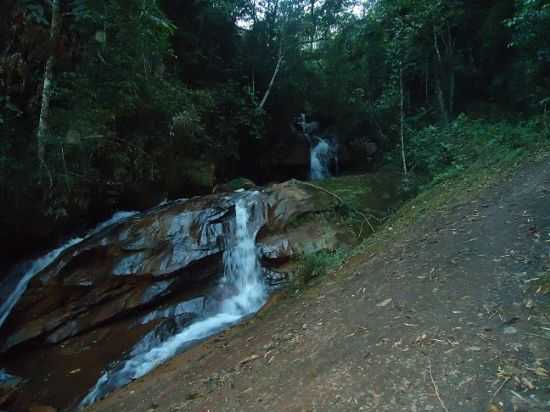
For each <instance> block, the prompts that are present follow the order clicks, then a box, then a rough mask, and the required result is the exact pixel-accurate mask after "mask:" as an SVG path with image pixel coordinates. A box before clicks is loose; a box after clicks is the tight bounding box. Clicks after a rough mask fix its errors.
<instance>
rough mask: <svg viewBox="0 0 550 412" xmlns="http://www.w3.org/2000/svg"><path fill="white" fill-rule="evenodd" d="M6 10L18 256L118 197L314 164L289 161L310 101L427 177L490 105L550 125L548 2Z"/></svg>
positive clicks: (4, 164)
mask: <svg viewBox="0 0 550 412" xmlns="http://www.w3.org/2000/svg"><path fill="white" fill-rule="evenodd" d="M0 10H2V13H1V15H0V46H1V48H0V133H1V145H0V200H1V206H0V208H1V222H0V225H1V228H2V230H1V233H2V241H3V243H5V244H6V245H7V247H5V250H6V251H7V254H8V255H11V256H12V258H13V259H15V258H17V257H20V256H21V255H22V254H25V253H28V252H29V251H30V250H32V249H33V248H34V247H37V246H38V245H41V246H44V245H45V244H46V243H48V242H53V241H55V240H56V239H59V237H61V236H63V235H64V234H65V233H67V232H69V231H73V230H75V229H77V228H79V227H84V226H88V225H90V224H92V223H93V222H94V221H96V220H98V219H100V218H102V217H104V216H105V215H107V214H109V213H110V212H112V211H113V210H119V209H142V208H145V207H150V206H152V205H154V204H155V203H158V202H159V201H161V200H162V199H164V198H177V197H182V196H189V195H193V194H199V193H206V192H210V191H211V190H212V188H213V187H214V185H215V184H217V183H223V182H225V181H228V180H230V179H232V178H235V177H238V176H246V177H248V178H250V179H252V180H254V181H256V182H258V183H266V182H270V181H277V180H283V179H287V178H290V177H298V178H302V177H305V176H304V174H303V173H304V171H303V170H302V169H301V168H299V167H294V166H289V164H288V159H286V160H285V158H287V157H288V156H287V153H288V152H289V150H290V149H289V145H291V144H292V142H290V143H289V139H290V140H292V134H293V128H294V124H295V119H296V116H297V115H298V114H300V113H306V114H307V115H308V117H310V118H314V119H316V120H317V121H319V122H320V124H321V126H322V128H323V129H324V130H327V131H330V133H332V134H335V135H336V136H337V137H338V140H339V142H340V143H341V144H342V145H344V146H346V145H349V147H351V148H353V147H355V146H354V145H357V144H358V143H357V142H359V143H360V142H364V141H368V142H372V143H375V144H376V147H377V155H376V156H375V157H374V158H372V159H371V158H369V159H367V158H366V157H365V158H364V159H363V160H360V161H359V164H360V167H361V168H363V169H364V170H369V169H372V168H373V167H381V166H383V165H387V164H390V163H392V162H396V164H397V165H400V164H401V163H403V165H404V166H407V167H406V168H405V170H406V171H408V172H411V173H414V174H418V175H426V176H428V175H429V176H433V175H435V174H436V173H437V171H438V170H439V169H438V168H442V167H443V166H444V165H449V164H458V163H459V162H460V156H457V155H456V152H455V149H456V146H453V143H452V141H451V140H450V139H454V138H456V136H457V135H460V130H459V129H457V128H459V127H472V124H473V123H472V122H476V121H477V119H485V120H491V121H494V122H500V121H503V120H506V121H508V122H520V121H527V120H528V119H532V120H531V121H532V122H535V123H536V122H539V123H536V124H537V125H540V127H548V126H547V124H548V123H545V121H546V119H547V118H546V117H545V116H546V112H547V109H548V106H549V105H550V43H549V42H548V33H550V1H548V0H487V1H483V2H480V1H473V0H448V1H443V0H378V1H374V0H372V1H359V0H147V1H144V0H124V1H122V0H1V1H0ZM475 124H477V125H478V127H481V126H479V124H478V123H475ZM544 125H546V126H544ZM453 127H454V129H453ZM535 127H538V126H535ZM509 138H510V139H512V140H513V139H516V137H515V136H510V137H509ZM518 139H519V140H521V139H520V138H518ZM519 140H518V141H515V140H514V141H512V142H511V143H512V144H521V143H522V142H521V141H519ZM461 142H462V143H461V144H465V145H467V146H474V145H476V144H478V143H477V142H476V141H471V142H466V143H464V140H461ZM351 151H353V150H351ZM461 153H462V152H461ZM285 162H287V163H285ZM298 166H300V165H298Z"/></svg>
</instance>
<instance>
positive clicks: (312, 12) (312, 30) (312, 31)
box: [310, 0, 317, 52]
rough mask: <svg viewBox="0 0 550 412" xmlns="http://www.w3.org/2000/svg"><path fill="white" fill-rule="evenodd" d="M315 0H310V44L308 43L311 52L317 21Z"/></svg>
mask: <svg viewBox="0 0 550 412" xmlns="http://www.w3.org/2000/svg"><path fill="white" fill-rule="evenodd" d="M315 1H316V0H310V3H311V39H310V40H311V44H310V50H311V51H312V52H313V47H314V44H315V37H316V34H317V22H316V18H315Z"/></svg>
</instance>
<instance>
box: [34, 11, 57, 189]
mask: <svg viewBox="0 0 550 412" xmlns="http://www.w3.org/2000/svg"><path fill="white" fill-rule="evenodd" d="M60 11H61V9H60V0H52V20H51V25H50V56H49V57H48V61H47V62H46V68H45V70H44V84H43V86H42V105H41V108H40V119H39V122H38V130H37V132H36V146H37V154H38V161H39V162H40V167H41V168H43V169H45V170H46V172H47V174H48V179H49V183H50V188H51V187H52V186H53V178H52V175H51V173H50V171H49V169H48V166H47V164H46V153H45V147H44V141H45V138H46V134H47V133H48V120H49V116H50V101H51V97H52V91H53V69H54V65H55V52H56V51H55V45H56V43H57V38H58V36H59V29H60V25H61V21H60V20H61V13H60Z"/></svg>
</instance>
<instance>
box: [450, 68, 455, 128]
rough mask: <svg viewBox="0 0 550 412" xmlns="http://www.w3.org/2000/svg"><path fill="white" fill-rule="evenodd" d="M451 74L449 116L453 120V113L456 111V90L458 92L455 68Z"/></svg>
mask: <svg viewBox="0 0 550 412" xmlns="http://www.w3.org/2000/svg"><path fill="white" fill-rule="evenodd" d="M450 71H451V72H450V73H449V116H451V119H452V118H453V113H454V110H455V107H454V106H455V90H456V74H455V71H454V69H453V68H451V70H450Z"/></svg>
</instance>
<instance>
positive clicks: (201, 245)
mask: <svg viewBox="0 0 550 412" xmlns="http://www.w3.org/2000/svg"><path fill="white" fill-rule="evenodd" d="M240 195H241V194H239V193H231V194H223V193H222V194H215V195H209V196H204V197H200V198H194V199H190V200H181V201H176V202H172V203H168V204H164V205H161V206H158V207H156V208H154V209H152V210H149V211H148V212H145V213H143V214H139V215H137V216H135V217H132V218H130V219H128V220H126V221H123V222H121V223H119V224H115V225H114V226H111V227H108V228H106V229H104V230H102V231H99V232H98V233H96V234H94V235H93V236H90V237H88V238H86V239H85V240H84V241H82V242H81V243H79V244H77V245H75V246H73V247H70V248H68V249H66V250H65V251H64V252H63V253H62V254H61V255H60V256H59V257H58V258H57V259H56V260H54V261H53V262H52V264H50V265H49V266H48V267H46V268H45V269H44V270H43V271H42V272H40V273H38V274H37V275H36V277H35V278H34V279H33V280H32V281H31V283H30V284H29V286H28V288H27V291H26V292H25V294H24V295H23V296H22V298H21V299H20V301H19V302H18V303H17V305H16V307H15V308H14V310H13V312H12V313H11V314H10V317H9V318H8V321H7V323H6V324H5V325H4V326H3V328H2V330H1V333H2V337H1V338H0V344H1V348H2V351H4V352H5V351H8V350H10V349H11V348H14V347H16V346H18V345H21V344H23V343H28V342H33V343H41V342H44V343H48V344H57V343H59V342H62V341H64V340H65V339H67V338H70V337H72V336H75V335H78V334H81V333H83V332H85V331H89V330H92V329H94V328H96V327H98V326H101V325H105V324H107V323H109V322H111V321H114V320H117V319H121V318H123V317H127V316H139V313H141V312H142V310H144V309H147V311H149V312H150V311H151V308H152V307H155V306H158V305H159V304H160V303H162V302H163V301H164V300H166V299H167V298H168V297H170V296H172V295H173V294H175V293H182V292H186V293H188V294H189V293H190V291H192V290H193V288H194V287H196V286H197V285H201V284H204V283H205V282H208V281H209V280H210V279H213V278H216V277H217V276H219V275H221V273H222V272H223V261H222V257H223V252H224V250H225V249H226V248H227V247H228V246H230V245H231V244H232V242H234V239H231V237H230V236H228V235H227V233H230V232H231V231H230V230H228V227H229V225H231V224H232V222H233V220H234V213H235V211H234V204H235V199H236V198H238V196H240ZM262 196H263V199H264V203H265V207H266V216H267V217H266V223H265V226H264V227H263V228H262V230H261V232H260V234H259V235H258V246H259V250H260V252H261V254H262V260H263V261H264V262H266V265H267V266H269V268H271V269H273V268H276V267H277V264H278V262H284V261H286V260H288V259H289V258H291V257H293V256H295V255H297V254H301V253H310V252H315V251H317V250H320V249H330V248H334V247H335V245H336V241H337V233H338V231H339V228H337V227H334V226H333V225H332V226H331V224H330V223H329V222H328V221H323V223H322V224H319V222H320V220H319V219H322V217H321V216H322V214H323V213H324V212H327V211H331V210H333V209H334V208H335V206H336V202H335V201H334V199H332V198H331V197H330V196H328V195H326V194H324V193H322V192H320V191H317V190H315V189H313V188H311V187H307V186H305V185H302V184H301V183H300V182H298V181H290V182H287V183H283V184H278V185H273V186H271V187H269V188H267V189H265V190H263V192H262ZM308 216H309V217H313V219H309V220H308V219H306V217H308ZM266 276H268V277H269V278H270V280H273V282H275V283H276V282H280V280H281V279H280V276H279V277H278V275H277V274H276V273H274V272H273V271H267V272H266ZM191 297H192V296H191Z"/></svg>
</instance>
